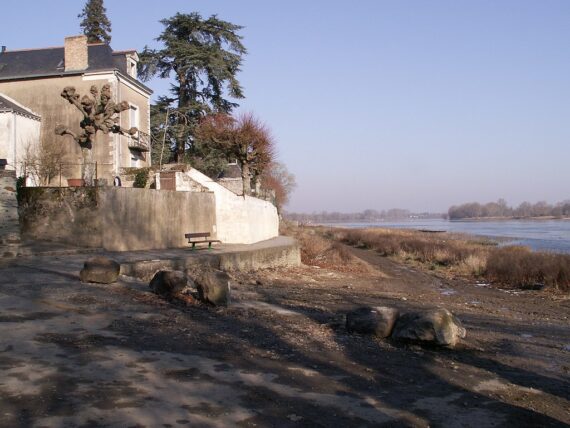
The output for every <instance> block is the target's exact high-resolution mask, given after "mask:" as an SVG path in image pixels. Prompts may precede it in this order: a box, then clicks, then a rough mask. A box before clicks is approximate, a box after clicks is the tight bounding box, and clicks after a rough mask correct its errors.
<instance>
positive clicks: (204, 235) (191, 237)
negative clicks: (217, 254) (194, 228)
mask: <svg viewBox="0 0 570 428" xmlns="http://www.w3.org/2000/svg"><path fill="white" fill-rule="evenodd" d="M184 237H185V238H187V239H188V243H189V244H192V250H194V249H195V248H196V244H200V243H202V242H207V243H208V248H209V249H212V242H222V241H220V240H219V239H210V232H198V233H185V234H184Z"/></svg>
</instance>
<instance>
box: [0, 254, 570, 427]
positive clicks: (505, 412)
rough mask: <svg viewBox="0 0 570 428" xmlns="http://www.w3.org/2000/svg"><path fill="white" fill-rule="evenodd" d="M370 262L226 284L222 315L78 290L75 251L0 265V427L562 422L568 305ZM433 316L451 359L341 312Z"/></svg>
mask: <svg viewBox="0 0 570 428" xmlns="http://www.w3.org/2000/svg"><path fill="white" fill-rule="evenodd" d="M351 251H353V252H354V253H355V254H357V255H358V256H359V257H361V258H362V259H364V260H366V261H367V262H368V263H370V265H372V266H373V267H374V270H373V271H372V272H371V273H368V274H344V273H338V272H334V271H328V270H325V269H317V268H314V267H303V268H296V269H289V270H267V271H263V272H258V273H256V274H236V275H235V284H234V289H233V293H234V294H233V296H234V302H233V305H232V306H231V307H230V308H213V307H207V306H202V305H191V306H182V305H172V304H170V303H167V302H164V301H162V300H160V299H158V298H156V297H155V296H154V295H152V294H150V293H149V292H148V286H147V284H146V283H143V282H141V281H138V280H135V279H132V278H126V277H121V279H120V281H119V282H118V283H117V284H113V285H95V284H93V285H88V284H81V283H80V282H79V280H78V272H79V269H80V268H81V265H82V262H83V260H84V258H85V257H86V256H85V255H83V256H80V255H75V256H66V257H60V258H54V257H51V258H41V257H36V258H31V257H30V258H21V259H18V260H17V261H16V262H15V263H12V264H11V265H4V266H0V269H1V270H0V369H1V370H2V371H1V375H0V426H2V427H67V426H72V427H76V426H79V427H96V426H113V427H115V426H116V427H178V426H192V427H226V426H244V427H254V426H257V427H270V426H276V427H298V426H306V427H344V426H350V427H353V426H354V427H367V426H444V427H501V426H504V427H515V426H516V427H527V426H528V427H537V426H565V425H566V424H570V328H569V316H570V300H569V299H568V298H565V297H564V296H561V295H553V294H549V293H546V292H540V291H527V292H518V293H513V292H507V291H501V290H496V289H493V288H490V287H488V286H485V285H481V284H479V285H476V284H469V283H465V282H462V281H447V280H442V279H438V278H435V277H433V276H430V275H428V274H425V273H420V272H416V271H414V270H411V269H410V268H408V267H406V266H403V265H398V264H396V263H394V262H391V261H390V260H388V259H385V258H382V257H379V256H377V255H375V254H374V253H372V252H368V251H364V250H351ZM364 304H369V305H393V306H397V307H399V308H401V309H402V310H407V309H412V308H419V307H437V306H443V307H447V308H448V309H450V310H451V311H453V312H454V313H455V314H456V315H458V316H459V318H460V319H461V320H462V321H463V322H464V324H465V326H466V328H467V331H468V333H467V337H466V338H465V339H464V340H463V341H462V342H461V344H460V345H459V346H458V347H457V348H456V349H453V350H450V349H437V348H425V347H420V346H417V345H409V344H399V343H393V342H390V341H386V340H379V339H375V338H372V337H364V336H358V335H349V334H347V332H346V331H345V329H344V313H345V312H346V311H347V310H350V309H352V308H354V307H357V306H360V305H364Z"/></svg>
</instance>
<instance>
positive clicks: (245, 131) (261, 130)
mask: <svg viewBox="0 0 570 428" xmlns="http://www.w3.org/2000/svg"><path fill="white" fill-rule="evenodd" d="M195 136H196V143H197V146H198V149H199V150H200V151H201V152H203V153H208V152H210V151H214V152H215V153H219V154H221V155H223V156H225V158H226V159H227V160H228V161H233V160H235V161H236V162H237V163H238V165H239V166H240V168H241V174H242V179H243V192H244V195H249V194H251V186H252V181H253V182H254V183H255V181H256V180H257V179H258V178H259V177H260V176H261V174H262V173H263V172H264V170H265V168H267V166H268V165H269V164H270V163H271V162H272V161H273V158H274V155H275V144H274V141H273V137H272V135H271V132H270V131H269V128H267V126H265V125H264V124H263V123H262V122H261V121H260V120H259V119H258V118H256V117H255V116H254V115H253V114H251V113H244V114H241V115H239V116H238V117H237V118H234V117H232V116H230V115H227V114H221V113H219V114H212V115H208V116H206V117H205V118H204V119H202V121H201V122H200V124H199V125H198V127H197V129H196V133H195Z"/></svg>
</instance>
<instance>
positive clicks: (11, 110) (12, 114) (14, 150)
mask: <svg viewBox="0 0 570 428" xmlns="http://www.w3.org/2000/svg"><path fill="white" fill-rule="evenodd" d="M40 126H41V117H40V116H39V115H38V114H37V113H34V112H33V111H32V110H30V109H29V108H27V107H25V106H23V105H22V104H20V103H18V102H17V101H15V100H13V99H12V98H10V97H8V96H7V95H4V94H2V93H0V163H2V164H6V165H5V169H8V170H16V171H17V174H18V175H20V174H21V172H22V171H21V168H22V164H21V161H22V158H23V156H24V151H25V150H26V147H28V146H31V147H34V146H36V145H37V144H38V142H39V139H40Z"/></svg>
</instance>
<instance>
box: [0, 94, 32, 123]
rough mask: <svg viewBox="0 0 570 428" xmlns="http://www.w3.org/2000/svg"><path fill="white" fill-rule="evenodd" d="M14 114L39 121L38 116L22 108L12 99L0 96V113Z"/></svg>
mask: <svg viewBox="0 0 570 428" xmlns="http://www.w3.org/2000/svg"><path fill="white" fill-rule="evenodd" d="M5 112H14V113H17V114H20V115H22V116H28V117H32V118H34V119H38V120H39V119H40V116H39V115H38V114H36V113H34V112H33V111H32V110H30V109H28V108H26V107H24V106H23V105H22V104H20V103H18V102H16V101H14V100H13V99H12V98H10V97H8V96H6V95H4V94H0V113H5Z"/></svg>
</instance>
